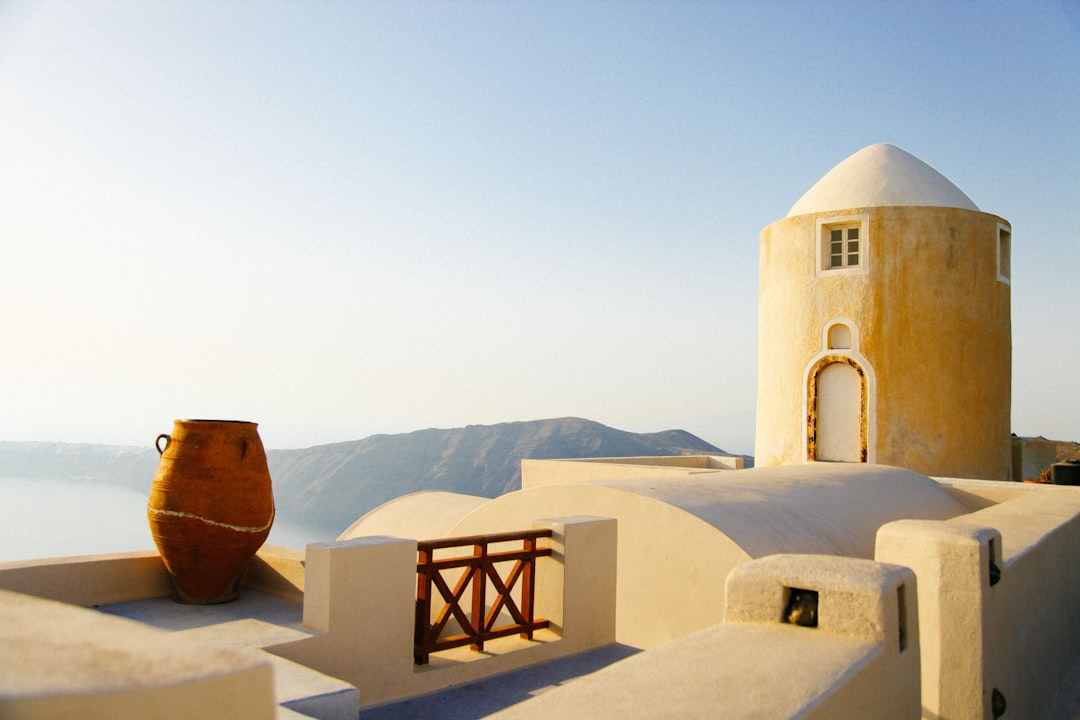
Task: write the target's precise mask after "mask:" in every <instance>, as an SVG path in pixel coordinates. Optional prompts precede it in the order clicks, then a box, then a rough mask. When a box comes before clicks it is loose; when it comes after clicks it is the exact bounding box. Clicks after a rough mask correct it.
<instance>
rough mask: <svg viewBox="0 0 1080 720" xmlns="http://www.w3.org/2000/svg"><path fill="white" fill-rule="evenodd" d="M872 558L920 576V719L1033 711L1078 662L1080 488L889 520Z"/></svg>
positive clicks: (1032, 714)
mask: <svg viewBox="0 0 1080 720" xmlns="http://www.w3.org/2000/svg"><path fill="white" fill-rule="evenodd" d="M1029 488H1030V486H1029ZM876 559H878V560H880V561H883V562H891V563H898V564H902V565H906V566H908V567H910V568H912V569H913V570H914V571H915V574H916V576H917V577H918V582H919V608H920V628H921V644H922V653H923V670H922V676H923V712H924V717H926V718H934V719H936V718H953V717H958V718H959V717H963V718H968V717H970V718H987V719H990V718H996V717H1004V718H1014V717H1018V718H1037V717H1040V716H1041V715H1042V713H1043V712H1044V711H1045V710H1046V708H1047V706H1048V704H1049V702H1050V700H1051V698H1052V697H1053V696H1054V692H1055V690H1056V689H1057V688H1058V687H1059V686H1060V684H1061V682H1062V681H1063V679H1064V678H1065V676H1066V675H1067V674H1068V672H1069V670H1070V669H1071V668H1072V667H1073V666H1074V665H1075V664H1076V662H1077V661H1078V660H1080V616H1078V614H1077V612H1076V610H1077V608H1078V607H1080V605H1078V601H1077V598H1080V490H1075V489H1071V488H1054V487H1039V488H1030V489H1028V490H1026V491H1025V492H1022V493H1018V495H1017V496H1016V497H1015V498H1013V499H1010V500H1008V501H1007V502H1002V503H1000V504H997V505H993V506H990V507H987V508H985V509H983V510H980V511H978V512H974V513H971V514H970V515H964V516H960V517H957V518H954V519H952V520H948V521H943V522H939V521H927V520H900V521H896V522H892V523H888V524H886V525H884V526H883V527H882V528H881V529H880V530H879V532H878V538H877V552H876Z"/></svg>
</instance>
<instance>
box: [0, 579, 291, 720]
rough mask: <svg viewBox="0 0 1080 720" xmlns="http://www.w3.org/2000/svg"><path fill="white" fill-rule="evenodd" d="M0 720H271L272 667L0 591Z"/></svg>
mask: <svg viewBox="0 0 1080 720" xmlns="http://www.w3.org/2000/svg"><path fill="white" fill-rule="evenodd" d="M0 717H2V718H12V719H16V718H17V719H19V720H38V719H41V720H45V719H49V720H51V719H52V718H79V719H80V720H115V719H116V718H154V719H155V720H173V719H175V720H184V719H186V718H225V717H227V718H236V720H273V718H275V717H278V716H277V701H276V700H275V699H274V673H273V669H272V668H271V664H270V661H269V659H267V658H266V657H260V656H259V655H258V654H257V653H255V652H252V651H248V650H241V649H235V648H223V647H214V646H213V645H208V644H207V643H205V642H203V641H201V640H197V639H194V638H183V637H177V636H176V635H175V634H173V633H168V632H165V631H162V630H158V629H156V628H151V627H149V626H146V625H143V624H142V623H138V622H134V621H132V620H126V619H124V618H118V617H113V616H110V615H106V614H104V613H99V612H95V611H93V610H89V609H86V608H81V607H76V606H73V605H69V604H66V603H60V602H55V601H52V600H44V599H42V598H39V597H32V596H29V595H23V594H20V593H13V592H8V591H4V590H0Z"/></svg>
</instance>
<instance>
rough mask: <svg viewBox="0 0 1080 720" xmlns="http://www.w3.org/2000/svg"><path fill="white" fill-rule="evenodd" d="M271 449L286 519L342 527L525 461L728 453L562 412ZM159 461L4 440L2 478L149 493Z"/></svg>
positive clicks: (497, 489)
mask: <svg viewBox="0 0 1080 720" xmlns="http://www.w3.org/2000/svg"><path fill="white" fill-rule="evenodd" d="M266 454H267V460H268V463H269V465H270V474H271V477H272V478H273V483H274V497H275V501H276V503H277V506H278V512H279V514H280V515H281V517H282V518H283V519H285V518H288V519H289V520H290V521H297V522H300V523H303V524H305V525H312V526H318V527H322V528H327V529H328V530H330V531H335V532H340V531H341V530H344V529H345V528H346V527H348V525H349V524H351V523H352V522H353V521H354V520H356V519H357V518H359V517H360V516H361V515H363V514H364V513H366V512H368V511H369V510H371V509H373V508H375V507H377V506H379V505H381V504H382V503H384V502H386V501H387V500H391V499H393V498H395V497H399V496H401V495H405V494H408V493H412V492H417V491H420V490H446V491H450V492H458V493H464V494H468V495H479V496H483V497H496V496H498V495H501V494H503V493H506V492H510V491H512V490H516V489H518V488H520V487H521V460H522V459H523V458H534V459H550V458H585V457H627V456H635V455H685V454H725V453H724V451H723V450H721V449H720V448H717V447H716V446H714V445H711V444H710V443H707V442H705V441H704V440H702V439H701V438H698V437H696V436H694V435H691V434H690V433H688V432H686V431H683V430H667V431H664V432H657V433H632V432H627V431H624V430H618V429H615V428H611V427H608V426H606V425H602V424H600V423H597V422H593V421H591V420H585V419H582V418H557V419H550V420H531V421H521V422H507V423H499V424H496V425H469V426H467V427H463V428H454V429H447V430H440V429H427V430H417V431H415V432H410V433H403V434H398V435H372V436H370V437H366V438H364V439H362V440H353V441H348V442H340V443H333V444H329V445H317V446H314V447H310V448H305V449H300V450H267V453H266ZM157 462H158V454H157V451H156V450H155V449H154V447H153V446H152V445H150V444H149V443H148V446H147V447H145V448H135V447H126V446H110V445H80V444H70V443H48V442H43V443H20V442H2V441H0V478H2V477H5V476H7V477H21V478H25V479H34V478H43V479H57V480H93V481H97V482H110V483H117V484H122V485H125V486H127V487H132V488H135V489H140V490H147V491H148V490H149V487H150V483H151V481H152V479H153V476H154V472H155V471H156V468H157ZM747 464H748V465H749V464H750V462H748V463H747Z"/></svg>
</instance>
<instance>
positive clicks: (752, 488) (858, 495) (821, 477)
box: [596, 463, 968, 558]
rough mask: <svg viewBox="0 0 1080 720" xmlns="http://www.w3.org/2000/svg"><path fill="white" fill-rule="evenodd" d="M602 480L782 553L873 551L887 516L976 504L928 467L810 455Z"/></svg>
mask: <svg viewBox="0 0 1080 720" xmlns="http://www.w3.org/2000/svg"><path fill="white" fill-rule="evenodd" d="M596 484H598V485H603V486H606V487H610V488H615V489H619V490H623V491H626V492H632V493H635V494H639V495H646V496H649V497H652V498H655V499H657V500H660V501H662V502H665V503H668V504H670V505H673V506H674V507H677V508H679V509H681V510H683V511H685V512H687V513H689V514H691V515H694V516H697V517H698V518H700V519H701V520H703V521H704V522H706V523H708V524H709V525H712V526H713V527H714V528H716V529H717V530H720V531H721V532H722V533H723V534H724V535H726V536H727V537H728V538H730V539H731V540H732V541H734V542H735V543H736V544H737V545H738V546H739V547H740V548H742V549H743V550H745V551H746V552H747V553H748V554H749V555H750V556H751V557H754V558H759V557H764V556H765V555H774V554H777V553H822V554H826V555H846V556H849V557H861V558H872V557H873V556H874V539H875V535H876V533H877V530H878V528H879V527H881V526H882V525H883V524H884V523H886V522H889V521H891V520H895V519H898V518H923V519H934V520H945V519H948V518H952V517H955V516H957V515H962V514H965V513H967V512H968V509H967V508H966V507H965V506H964V505H963V504H962V503H960V502H959V501H957V500H956V499H954V498H953V497H952V496H950V495H949V494H948V493H946V492H945V491H944V490H942V489H941V487H940V486H939V485H938V484H937V483H936V482H934V481H933V480H931V479H930V478H928V477H926V476H924V475H920V474H918V473H915V472H911V471H909V470H904V469H902V468H895V467H887V466H884V465H868V464H861V463H858V464H852V463H807V464H803V465H784V466H778V467H762V468H753V469H750V470H740V471H738V472H719V473H716V474H715V475H711V476H710V475H696V476H693V477H686V478H679V479H675V480H665V481H655V480H649V479H640V478H635V479H627V480H611V481H604V482H600V483H596ZM597 514H604V513H602V512H600V513H597Z"/></svg>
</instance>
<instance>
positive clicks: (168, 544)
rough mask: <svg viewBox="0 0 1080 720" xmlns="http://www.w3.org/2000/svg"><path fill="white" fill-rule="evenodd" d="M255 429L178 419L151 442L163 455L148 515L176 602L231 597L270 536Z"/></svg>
mask: <svg viewBox="0 0 1080 720" xmlns="http://www.w3.org/2000/svg"><path fill="white" fill-rule="evenodd" d="M257 428H258V425H257V424H256V423H252V422H240V421H234V420H177V421H175V423H174V425H173V431H172V434H171V435H168V434H165V433H162V434H161V435H158V437H157V442H156V445H157V450H158V453H159V454H160V455H161V458H160V460H159V461H158V468H157V474H156V475H155V476H154V482H153V484H152V485H151V487H150V499H149V502H148V503H147V506H146V514H147V517H148V519H149V521H150V532H151V533H152V534H153V536H154V543H155V544H156V545H157V548H158V552H160V553H161V557H162V559H163V560H164V561H165V568H166V569H167V570H168V571H169V575H171V576H172V580H173V588H174V591H175V598H176V600H178V601H179V602H182V603H191V604H200V605H201V604H212V603H223V602H229V601H230V600H234V599H236V596H237V593H238V590H239V587H240V582H241V580H242V579H243V575H244V571H245V570H246V568H247V565H248V562H249V561H250V560H251V558H252V557H253V556H254V555H255V552H256V551H257V550H258V549H259V547H260V546H261V545H262V544H263V542H264V541H265V540H266V536H267V535H269V534H270V526H271V525H272V524H273V523H274V494H273V490H272V488H271V485H270V471H269V469H268V468H267V465H266V451H265V450H264V449H263V445H262V440H261V439H260V438H259V433H258V430H257Z"/></svg>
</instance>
